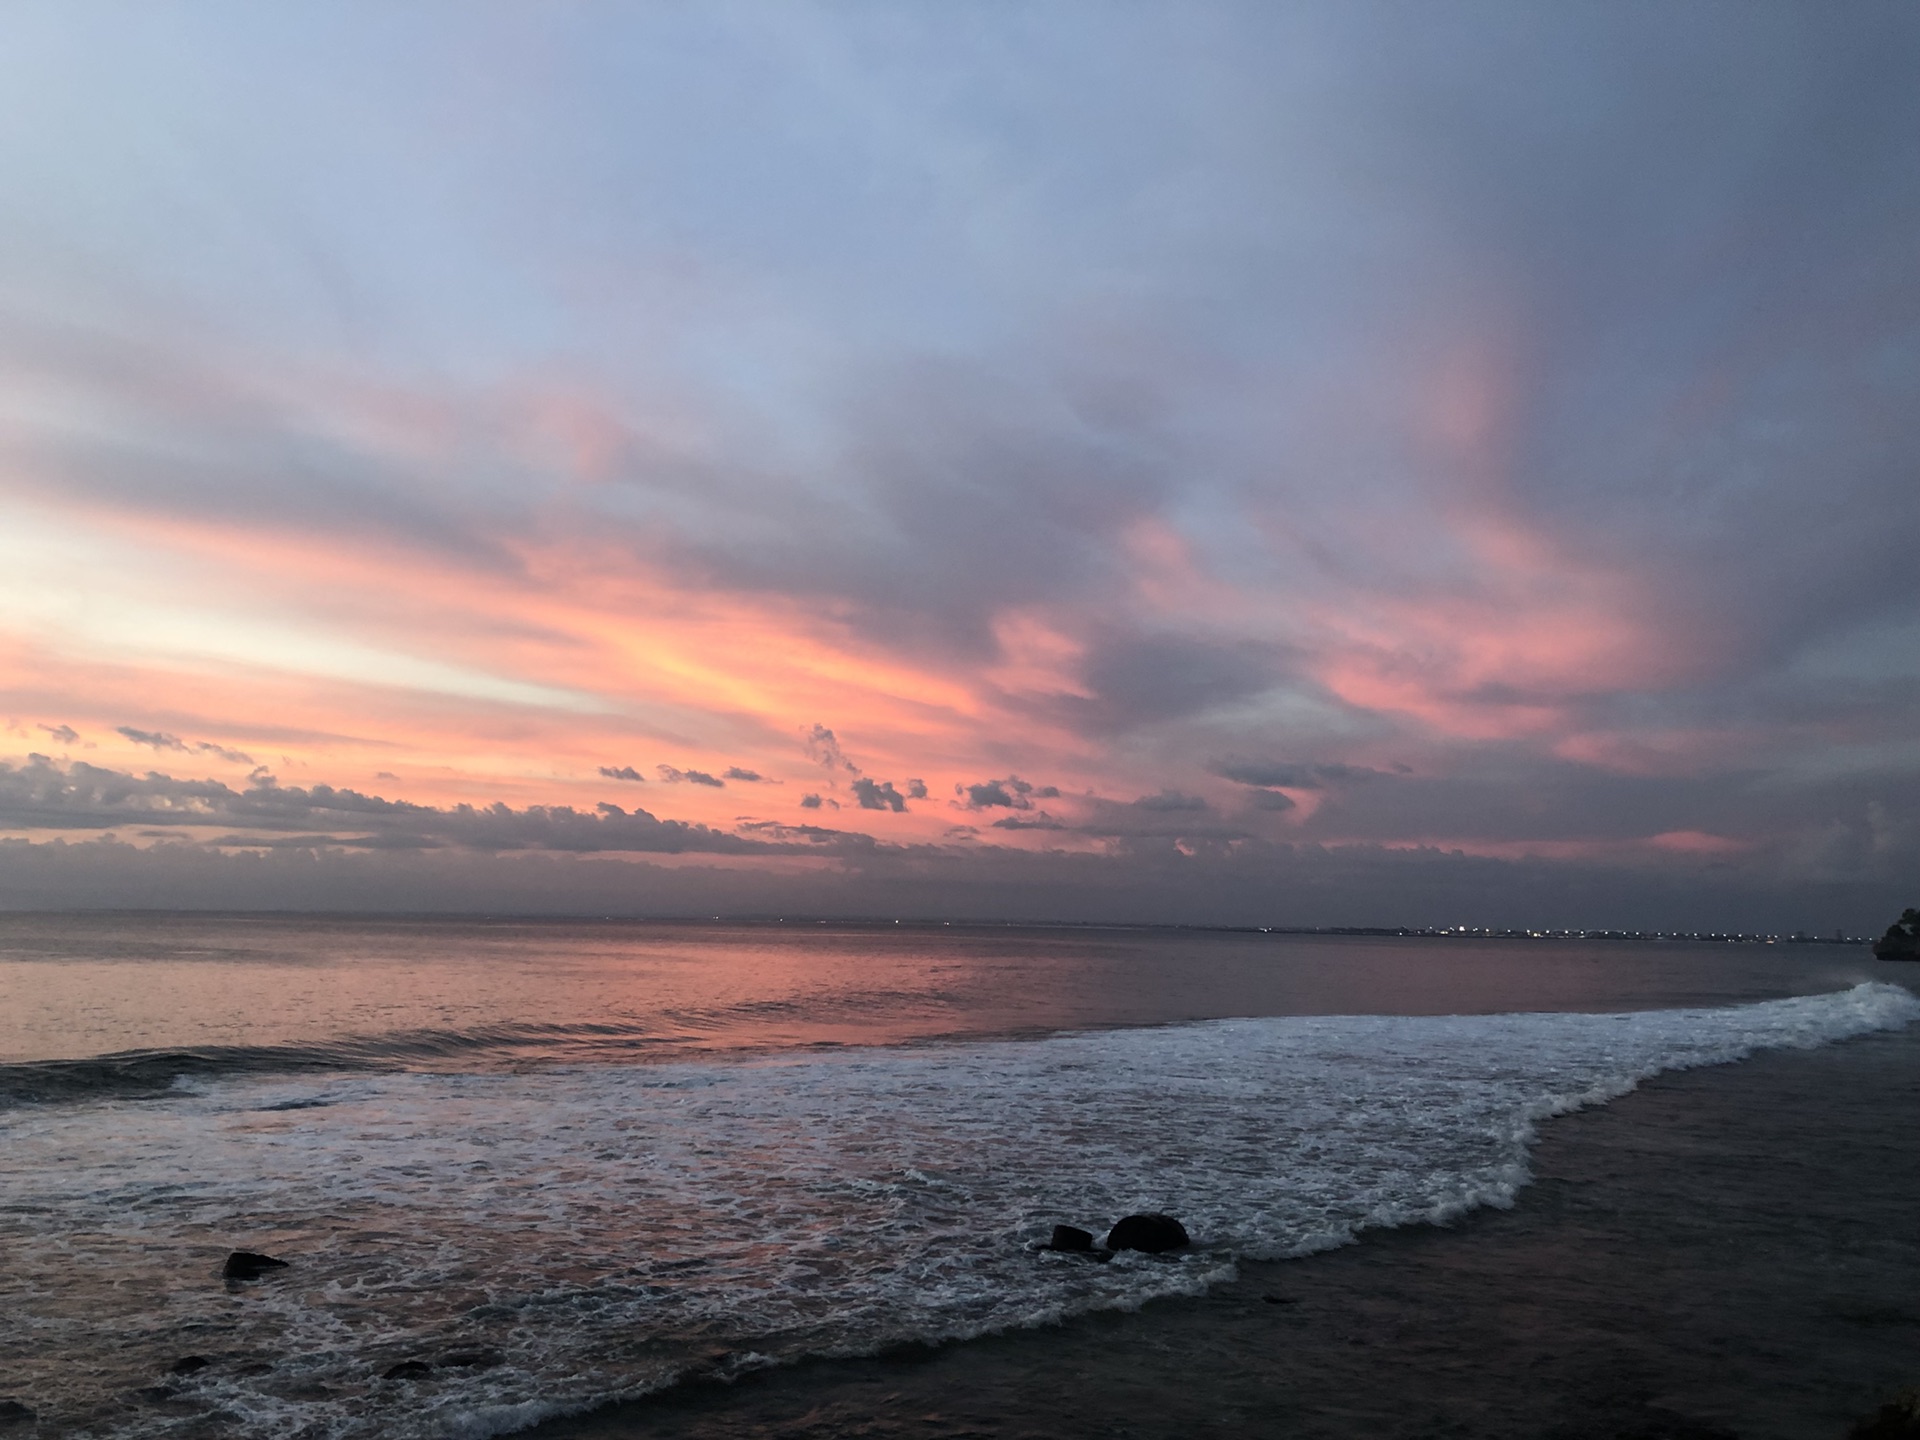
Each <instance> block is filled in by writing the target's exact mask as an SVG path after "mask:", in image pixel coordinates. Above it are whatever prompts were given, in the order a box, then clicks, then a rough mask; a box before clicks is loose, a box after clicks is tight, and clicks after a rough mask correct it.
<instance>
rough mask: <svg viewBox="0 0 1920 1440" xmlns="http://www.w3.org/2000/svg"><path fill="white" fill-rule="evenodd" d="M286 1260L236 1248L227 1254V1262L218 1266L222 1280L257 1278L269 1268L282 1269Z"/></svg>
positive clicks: (285, 1265)
mask: <svg viewBox="0 0 1920 1440" xmlns="http://www.w3.org/2000/svg"><path fill="white" fill-rule="evenodd" d="M286 1268H287V1262H286V1261H284V1260H276V1259H274V1258H273V1256H271V1255H256V1254H254V1252H253V1251H251V1250H236V1251H234V1252H233V1253H232V1254H231V1255H229V1256H227V1263H226V1264H225V1265H223V1266H221V1267H220V1278H221V1279H223V1280H258V1279H259V1278H260V1277H261V1276H262V1275H264V1274H266V1273H267V1271H269V1270H284V1269H286Z"/></svg>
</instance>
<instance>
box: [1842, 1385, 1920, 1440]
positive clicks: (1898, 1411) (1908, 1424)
mask: <svg viewBox="0 0 1920 1440" xmlns="http://www.w3.org/2000/svg"><path fill="white" fill-rule="evenodd" d="M1847 1440H1920V1390H1902V1391H1901V1392H1900V1393H1899V1394H1898V1395H1896V1396H1894V1397H1893V1399H1891V1400H1889V1401H1888V1402H1887V1403H1886V1404H1884V1405H1882V1406H1881V1407H1880V1408H1879V1409H1878V1410H1876V1411H1874V1412H1873V1414H1871V1415H1869V1416H1867V1418H1866V1419H1864V1420H1862V1421H1860V1422H1858V1423H1857V1424H1855V1426H1854V1427H1853V1428H1852V1429H1851V1430H1849V1431H1848V1432H1847Z"/></svg>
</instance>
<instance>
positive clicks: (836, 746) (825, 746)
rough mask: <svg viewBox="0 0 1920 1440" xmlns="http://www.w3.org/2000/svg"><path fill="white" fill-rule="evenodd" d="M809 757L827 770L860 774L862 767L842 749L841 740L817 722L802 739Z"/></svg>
mask: <svg viewBox="0 0 1920 1440" xmlns="http://www.w3.org/2000/svg"><path fill="white" fill-rule="evenodd" d="M801 743H802V745H803V746H804V747H805V748H806V752H807V758H808V759H810V760H812V761H813V762H814V763H815V764H816V765H820V766H822V767H824V768H825V769H827V770H844V771H846V772H847V773H848V774H849V775H858V774H859V773H860V767H859V766H858V765H855V764H854V763H853V762H852V761H851V760H849V759H847V757H846V755H845V754H844V753H843V752H842V751H841V749H840V741H839V739H838V738H837V737H836V736H835V735H834V733H833V731H831V730H829V729H828V728H827V727H826V726H824V725H820V724H816V725H814V727H813V728H812V729H811V730H809V731H808V732H807V734H806V736H805V738H804V739H803V740H802V742H801Z"/></svg>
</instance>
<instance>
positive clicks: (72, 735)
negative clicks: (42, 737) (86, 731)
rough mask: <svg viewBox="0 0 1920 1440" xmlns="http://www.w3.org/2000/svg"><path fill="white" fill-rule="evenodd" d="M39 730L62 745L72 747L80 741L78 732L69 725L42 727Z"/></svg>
mask: <svg viewBox="0 0 1920 1440" xmlns="http://www.w3.org/2000/svg"><path fill="white" fill-rule="evenodd" d="M40 728H41V729H42V730H44V731H45V732H46V733H47V734H48V735H50V736H52V737H53V738H54V739H55V740H58V741H59V742H60V743H61V744H62V745H73V744H76V743H78V741H79V739H80V732H79V731H78V730H76V729H74V728H73V727H72V726H71V725H42V726H41V727H40Z"/></svg>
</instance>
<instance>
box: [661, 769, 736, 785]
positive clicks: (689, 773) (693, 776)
mask: <svg viewBox="0 0 1920 1440" xmlns="http://www.w3.org/2000/svg"><path fill="white" fill-rule="evenodd" d="M653 771H654V774H656V775H658V776H659V777H660V778H661V779H662V780H664V781H666V782H667V783H668V784H669V785H706V786H710V787H711V788H713V789H715V790H723V789H725V788H726V784H727V782H726V781H724V780H722V779H721V778H720V777H719V776H718V775H709V774H708V773H707V772H706V771H704V770H681V769H679V768H677V767H675V766H672V765H656V766H654V767H653Z"/></svg>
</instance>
